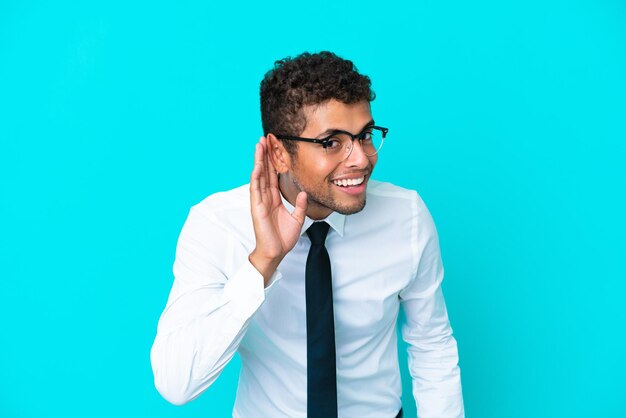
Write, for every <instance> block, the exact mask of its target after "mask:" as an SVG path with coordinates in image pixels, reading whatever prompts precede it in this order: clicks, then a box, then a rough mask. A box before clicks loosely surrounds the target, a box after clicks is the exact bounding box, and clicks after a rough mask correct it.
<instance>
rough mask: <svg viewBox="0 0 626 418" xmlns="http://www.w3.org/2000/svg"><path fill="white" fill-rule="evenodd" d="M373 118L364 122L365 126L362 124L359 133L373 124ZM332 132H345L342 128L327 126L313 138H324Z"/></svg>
mask: <svg viewBox="0 0 626 418" xmlns="http://www.w3.org/2000/svg"><path fill="white" fill-rule="evenodd" d="M374 125H375V123H374V119H372V120H370V121H369V122H367V123H366V124H365V126H363V128H362V129H361V130H360V131H359V133H361V132H363V131H364V130H365V129H367V128H368V127H370V126H374ZM334 132H347V131H344V130H343V129H337V128H328V129H326V130H325V131H324V132H322V133H321V134H319V135H317V136H316V137H315V138H316V139H321V138H325V137H327V136H329V135H331V134H333V133H334Z"/></svg>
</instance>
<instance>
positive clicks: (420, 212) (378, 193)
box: [363, 180, 436, 235]
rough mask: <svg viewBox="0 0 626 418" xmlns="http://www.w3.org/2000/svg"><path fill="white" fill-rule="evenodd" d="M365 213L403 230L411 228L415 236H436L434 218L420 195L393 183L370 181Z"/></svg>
mask: <svg viewBox="0 0 626 418" xmlns="http://www.w3.org/2000/svg"><path fill="white" fill-rule="evenodd" d="M363 212H366V213H364V215H365V216H368V217H369V218H370V219H371V218H372V215H374V216H373V217H375V218H376V219H381V220H383V219H386V220H387V221H386V222H387V223H392V224H394V225H399V226H401V227H402V228H406V227H407V226H410V230H411V231H412V234H413V235H415V234H420V233H421V234H425V235H432V234H433V233H434V234H436V230H435V225H434V222H433V219H432V216H431V214H430V212H429V210H428V208H427V207H426V204H425V203H424V200H422V197H421V196H420V195H419V193H418V192H417V191H415V190H411V189H406V188H404V187H400V186H396V185H395V184H392V183H386V182H380V181H376V180H370V182H369V184H368V187H367V203H366V206H365V210H364V211H363Z"/></svg>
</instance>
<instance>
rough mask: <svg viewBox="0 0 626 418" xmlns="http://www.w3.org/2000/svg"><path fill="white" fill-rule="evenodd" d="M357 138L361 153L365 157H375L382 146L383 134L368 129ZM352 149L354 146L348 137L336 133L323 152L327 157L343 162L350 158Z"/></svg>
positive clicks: (377, 130)
mask: <svg viewBox="0 0 626 418" xmlns="http://www.w3.org/2000/svg"><path fill="white" fill-rule="evenodd" d="M359 138H360V141H359V142H360V143H361V148H362V149H363V153H364V154H365V155H367V156H372V155H375V154H376V153H377V152H378V151H379V150H380V148H381V147H382V146H383V132H382V131H381V130H379V129H374V128H368V129H367V130H365V131H364V132H363V133H362V134H361V135H360V136H359ZM354 147H355V144H354V141H353V140H352V137H351V136H350V135H347V134H345V133H341V132H337V134H335V135H334V136H333V137H332V138H329V141H328V144H327V146H326V148H325V151H326V154H327V155H329V156H333V158H338V159H339V160H340V161H343V160H345V159H346V158H348V157H349V156H350V154H351V153H352V150H353V148H354Z"/></svg>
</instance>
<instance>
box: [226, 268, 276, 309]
mask: <svg viewBox="0 0 626 418" xmlns="http://www.w3.org/2000/svg"><path fill="white" fill-rule="evenodd" d="M281 278H282V274H281V273H280V272H279V271H278V270H277V271H275V272H274V274H272V276H271V277H270V280H269V283H268V285H267V287H265V283H264V279H263V275H262V274H261V273H259V271H258V270H257V269H256V268H255V267H254V266H253V265H252V264H251V263H250V261H248V260H246V262H245V263H244V264H243V265H242V266H241V268H240V269H239V270H238V271H237V272H236V273H235V274H234V275H233V276H231V277H230V278H229V279H228V281H227V282H226V284H225V285H224V298H225V301H226V302H227V303H228V304H229V305H231V312H232V314H233V316H234V318H233V319H237V320H245V319H248V318H250V317H251V316H252V315H253V314H254V313H255V312H256V311H257V309H259V307H260V306H261V305H262V304H263V302H264V301H265V297H266V296H267V295H268V294H269V292H271V291H272V289H273V288H274V287H275V286H274V285H275V283H276V282H278V281H279V280H280V279H281Z"/></svg>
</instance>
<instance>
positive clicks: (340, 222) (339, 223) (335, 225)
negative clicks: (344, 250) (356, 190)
mask: <svg viewBox="0 0 626 418" xmlns="http://www.w3.org/2000/svg"><path fill="white" fill-rule="evenodd" d="M280 198H281V199H282V200H283V204H284V205H285V207H286V208H287V210H288V211H289V213H291V212H293V210H294V207H293V206H292V204H291V203H289V202H288V201H287V199H285V196H283V194H282V193H281V194H280ZM321 221H325V222H327V223H328V225H330V227H331V228H332V229H333V230H334V231H335V232H336V233H337V234H339V236H340V237H343V229H344V225H345V223H346V215H342V214H341V213H338V212H331V213H330V215H328V216H327V217H326V218H325V219H321ZM313 222H315V221H314V220H313V219H311V218H309V217H308V216H307V217H305V218H304V224H302V229H301V230H300V236H302V235H304V234H305V233H306V230H307V229H309V227H310V226H311V224H313Z"/></svg>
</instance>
